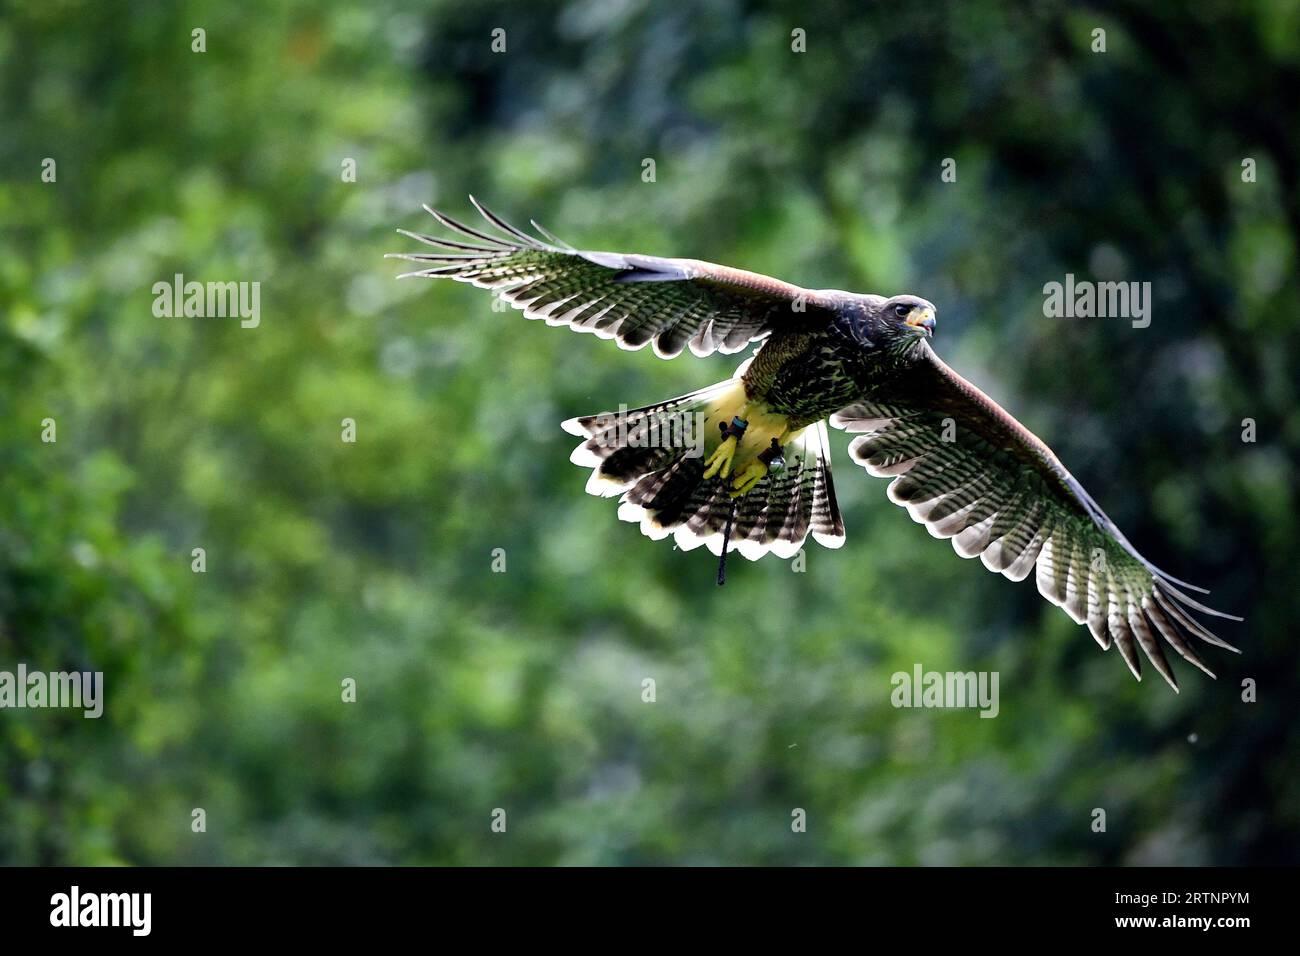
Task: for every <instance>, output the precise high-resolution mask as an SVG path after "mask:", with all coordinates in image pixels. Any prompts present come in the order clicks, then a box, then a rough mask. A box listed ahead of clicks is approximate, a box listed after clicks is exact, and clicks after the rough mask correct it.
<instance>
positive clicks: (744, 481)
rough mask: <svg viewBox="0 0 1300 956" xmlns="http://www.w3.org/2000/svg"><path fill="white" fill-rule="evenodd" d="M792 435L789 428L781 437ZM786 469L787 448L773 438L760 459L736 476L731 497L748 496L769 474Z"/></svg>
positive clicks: (760, 455)
mask: <svg viewBox="0 0 1300 956" xmlns="http://www.w3.org/2000/svg"><path fill="white" fill-rule="evenodd" d="M789 434H790V430H789V429H788V428H787V429H786V430H785V432H784V433H783V434H782V435H781V438H782V439H784V438H785V437H786V436H787V435H789ZM784 468H785V448H784V446H783V445H782V444H781V442H780V441H778V440H777V439H775V438H773V439H772V444H771V445H769V446H768V447H767V449H765V450H764V451H763V452H762V453H761V454H759V456H758V458H756V459H755V460H754V461H752V462H750V463H749V465H748V467H746V468H745V470H744V471H742V472H741V473H740V474H738V475H736V480H735V481H733V482H732V485H731V488H732V490H731V491H730V495H731V497H733V498H739V497H740V496H741V495H743V494H746V493H747V492H749V491H750V489H752V488H753V487H754V486H755V485H756V484H758V483H759V482H760V481H762V480H763V479H764V478H765V477H767V473H768V472H769V471H770V472H773V473H779V472H781V471H782V470H783V469H784Z"/></svg>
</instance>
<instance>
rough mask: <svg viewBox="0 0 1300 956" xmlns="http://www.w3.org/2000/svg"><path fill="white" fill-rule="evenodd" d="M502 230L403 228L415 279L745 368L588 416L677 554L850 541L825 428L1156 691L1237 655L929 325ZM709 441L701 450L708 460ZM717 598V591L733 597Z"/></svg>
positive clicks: (747, 278) (826, 292) (601, 473)
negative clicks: (1211, 651) (946, 357)
mask: <svg viewBox="0 0 1300 956" xmlns="http://www.w3.org/2000/svg"><path fill="white" fill-rule="evenodd" d="M470 201H471V202H472V203H473V204H474V206H475V208H476V209H477V210H478V211H479V213H480V214H481V215H482V216H483V218H484V219H485V220H486V222H487V223H488V226H489V227H490V230H494V231H488V230H485V229H482V228H474V227H470V226H467V225H464V224H462V223H460V222H457V221H456V220H454V219H452V218H450V217H449V216H446V215H444V214H443V213H440V212H438V211H436V210H433V209H430V208H429V207H427V206H426V207H425V209H426V210H427V211H428V212H429V214H430V215H432V216H433V217H434V218H435V219H436V220H437V221H438V222H439V223H441V224H442V225H443V226H444V227H445V228H446V229H448V230H449V231H450V232H452V233H454V234H456V235H457V236H458V238H455V239H452V238H446V237H439V236H431V235H424V234H420V233H414V232H407V231H406V230H398V231H399V232H401V233H402V234H403V235H406V236H409V237H410V238H412V239H416V240H418V241H419V242H422V243H424V244H425V245H427V246H431V247H434V248H435V249H436V251H433V252H420V253H402V254H393V255H394V257H395V258H401V259H409V260H413V261H416V262H419V263H421V264H422V266H423V267H422V268H421V269H419V270H417V271H415V272H410V273H406V275H407V276H421V277H429V278H447V279H456V280H458V281H461V282H470V283H473V284H474V285H476V286H478V287H480V288H485V289H491V290H494V291H495V292H496V294H497V295H499V296H500V297H501V298H502V299H504V300H505V301H507V302H509V303H510V304H511V305H513V306H514V307H515V308H517V309H521V310H523V313H524V315H525V316H526V317H527V318H530V319H543V320H545V321H546V322H547V324H549V325H567V326H569V327H570V328H572V329H574V330H576V331H579V332H591V333H594V334H596V335H598V336H601V337H602V338H608V339H613V340H614V341H615V342H617V343H618V345H619V346H620V347H621V348H625V349H640V348H643V347H645V346H647V345H650V346H651V347H652V348H653V349H654V351H655V354H657V355H659V356H661V357H662V358H674V357H675V356H677V355H680V354H681V353H682V352H683V351H684V350H686V349H690V351H691V352H692V353H693V354H695V355H699V356H704V355H710V354H712V353H713V352H722V353H723V354H730V353H734V352H739V351H741V350H742V349H745V348H746V347H748V346H749V345H750V344H751V343H754V342H758V341H762V345H761V346H760V347H759V349H758V350H757V352H756V353H755V354H754V355H753V356H752V357H751V358H749V359H748V360H746V361H745V362H744V363H743V364H742V365H741V366H740V368H739V369H737V371H736V374H735V376H734V377H733V378H731V379H729V380H727V381H725V382H719V383H718V384H716V385H712V386H709V387H708V388H704V389H701V390H699V391H697V392H692V393H690V394H688V395H683V396H680V397H678V398H674V399H670V400H668V401H664V402H659V403H656V404H654V405H648V406H645V407H643V408H637V409H632V410H630V411H625V412H620V413H605V414H601V415H590V416H584V417H581V418H575V419H572V420H570V421H567V422H565V423H564V428H565V429H566V430H567V431H569V432H571V433H573V434H575V435H577V436H579V437H581V438H582V439H583V442H582V444H580V445H579V446H578V447H577V448H576V449H575V450H574V453H573V455H572V460H573V461H574V462H575V463H577V464H580V465H585V466H589V467H591V468H592V475H591V480H590V481H589V482H588V484H587V490H588V491H590V492H591V493H593V494H597V495H602V496H611V495H616V494H617V495H621V498H620V502H621V503H620V507H619V517H620V518H622V519H624V520H628V521H636V522H638V523H639V524H640V526H641V530H642V531H643V532H644V533H645V534H647V535H648V536H650V537H651V538H665V537H667V536H668V535H669V534H672V535H673V536H674V539H675V540H676V542H677V544H678V546H680V547H682V548H683V549H690V548H694V547H698V546H699V545H701V544H704V545H706V546H707V547H708V548H709V549H710V550H711V551H713V553H714V554H717V555H720V556H721V557H722V558H723V559H724V560H725V555H726V553H727V551H728V550H731V549H734V550H737V551H739V552H740V553H741V554H742V555H743V556H745V557H747V558H750V559H755V560H756V559H757V558H759V557H761V556H762V555H764V554H766V553H767V552H769V551H770V552H772V553H774V554H777V555H780V556H785V557H788V556H791V555H793V554H794V553H795V552H797V551H798V550H799V549H800V548H801V547H803V545H804V542H805V541H806V540H807V538H808V536H809V535H811V536H812V538H813V540H815V541H817V542H819V543H820V544H823V545H825V546H826V547H830V548H838V547H840V546H841V545H842V544H843V543H844V523H843V520H842V519H841V517H840V511H839V507H838V505H837V504H836V501H835V487H834V484H833V483H832V481H831V466H830V456H829V447H828V443H827V433H826V422H827V421H829V422H830V424H831V425H833V426H835V427H837V428H842V429H844V430H845V431H848V432H850V433H856V434H857V435H858V437H857V438H855V439H854V440H853V441H852V443H851V444H850V445H849V454H850V456H851V457H852V458H853V460H854V461H856V462H857V463H858V464H860V465H862V466H863V467H864V468H866V470H867V471H868V472H869V473H870V474H873V475H877V476H880V477H886V478H891V479H893V480H892V481H891V482H890V484H889V487H888V495H889V499H890V500H891V501H893V502H894V503H895V504H898V505H901V506H903V507H905V508H907V510H908V513H909V514H910V515H911V516H912V518H913V519H914V520H915V521H917V522H919V523H921V524H923V525H925V527H926V530H928V531H929V532H930V534H932V535H934V536H935V537H937V538H949V539H951V541H952V544H953V548H954V549H955V550H956V551H957V553H958V554H959V555H961V556H962V557H965V558H973V557H976V556H979V558H980V559H981V560H982V561H983V563H984V565H985V567H987V568H988V569H989V570H991V571H997V572H1000V573H1001V574H1003V575H1005V576H1006V577H1008V578H1010V579H1011V580H1013V581H1020V580H1023V579H1024V578H1026V577H1028V576H1029V575H1030V574H1031V573H1032V574H1034V576H1035V580H1036V582H1037V585H1038V590H1039V592H1040V593H1041V594H1042V595H1043V596H1044V597H1045V598H1047V599H1048V600H1049V601H1051V602H1052V603H1053V604H1056V605H1059V606H1060V607H1061V608H1062V609H1063V610H1064V611H1065V612H1066V613H1067V614H1068V615H1070V617H1071V618H1073V619H1074V621H1075V622H1077V623H1079V624H1085V625H1087V627H1088V630H1089V631H1090V632H1091V633H1092V636H1093V637H1094V638H1096V640H1097V643H1098V644H1100V645H1101V647H1102V649H1103V650H1105V649H1109V648H1110V647H1111V645H1112V644H1113V645H1114V646H1115V647H1117V648H1118V649H1119V653H1120V656H1121V657H1123V659H1124V662H1125V664H1127V665H1128V668H1129V670H1130V671H1132V672H1133V676H1134V677H1136V678H1138V679H1139V680H1141V677H1142V665H1141V657H1140V656H1139V654H1138V649H1139V648H1140V649H1141V651H1142V653H1143V654H1144V655H1145V656H1146V658H1147V659H1148V660H1149V661H1150V662H1151V664H1152V665H1153V666H1154V667H1155V669H1156V670H1157V671H1158V672H1159V673H1160V675H1161V676H1162V677H1164V679H1165V680H1166V681H1168V682H1169V684H1170V686H1172V687H1173V688H1174V689H1175V690H1177V689H1178V684H1177V681H1176V679H1175V677H1174V673H1173V670H1172V669H1171V668H1170V666H1169V662H1168V660H1167V659H1166V657H1165V653H1164V649H1163V647H1164V646H1165V645H1167V646H1168V647H1171V648H1173V650H1174V651H1175V652H1176V653H1177V654H1178V655H1179V656H1181V657H1183V658H1184V659H1186V660H1188V661H1189V662H1191V663H1192V664H1194V665H1195V666H1196V667H1198V668H1200V669H1201V670H1202V671H1204V672H1205V673H1207V674H1209V675H1210V676H1211V677H1213V676H1214V674H1213V673H1212V672H1211V671H1210V669H1209V668H1208V667H1207V666H1206V665H1205V663H1204V662H1203V661H1202V660H1201V658H1200V657H1199V656H1198V655H1197V653H1196V650H1195V649H1194V645H1195V644H1196V643H1197V642H1204V643H1208V644H1214V645H1216V646H1218V647H1223V648H1227V649H1228V650H1236V649H1235V648H1233V647H1232V646H1231V645H1229V644H1227V643H1226V642H1225V641H1223V640H1221V639H1220V638H1218V637H1217V636H1215V635H1214V634H1213V633H1211V632H1210V630H1209V629H1208V628H1207V627H1205V625H1204V624H1202V623H1201V622H1200V621H1199V620H1197V618H1196V616H1195V615H1196V613H1202V614H1209V615H1212V616H1215V617H1222V618H1229V619H1231V620H1240V618H1236V617H1232V616H1231V615H1227V614H1223V613H1222V612H1219V611H1215V610H1212V609H1210V608H1209V607H1206V606H1205V605H1204V604H1202V603H1200V602H1199V601H1197V600H1196V599H1194V598H1192V597H1191V596H1190V595H1189V594H1188V593H1187V592H1188V591H1189V590H1200V589H1199V588H1195V587H1193V586H1192V585H1189V584H1187V583H1186V582H1183V581H1179V580H1178V579H1177V578H1174V577H1171V576H1170V575H1168V574H1166V573H1164V572H1163V571H1161V570H1160V569H1159V568H1157V567H1155V566H1154V565H1152V564H1151V563H1150V562H1149V561H1147V560H1146V559H1145V558H1143V557H1142V556H1141V555H1140V554H1139V553H1138V552H1137V550H1136V549H1135V548H1134V547H1133V546H1132V545H1131V544H1130V543H1129V542H1128V540H1127V539H1126V538H1125V537H1124V535H1123V534H1122V533H1121V532H1120V530H1119V529H1118V528H1117V527H1115V524H1114V522H1112V521H1111V520H1110V518H1108V517H1107V516H1106V514H1105V513H1104V512H1103V511H1102V510H1101V508H1100V507H1099V506H1098V505H1097V503H1096V502H1095V501H1093V499H1092V498H1091V497H1090V496H1089V495H1088V493H1087V492H1086V491H1085V490H1084V489H1083V487H1082V486H1081V485H1080V484H1079V482H1078V481H1076V480H1075V478H1074V476H1073V475H1071V474H1070V472H1069V471H1067V470H1066V468H1065V466H1064V465H1062V464H1061V462H1060V460H1059V459H1057V457H1056V455H1055V454H1053V453H1052V451H1051V449H1050V448H1048V447H1047V445H1045V444H1044V443H1043V442H1042V441H1041V440H1040V439H1039V438H1038V437H1037V436H1036V435H1034V434H1033V433H1032V432H1030V431H1029V430H1028V429H1027V428H1025V427H1024V426H1023V425H1021V424H1020V423H1019V422H1018V421H1016V420H1015V418H1013V417H1012V416H1011V415H1010V414H1008V413H1007V412H1006V411H1005V410H1004V409H1003V408H1002V407H1001V406H999V405H998V404H997V403H996V402H994V401H993V400H992V399H991V398H989V397H988V396H987V395H985V394H984V393H983V392H982V391H980V390H979V389H978V388H976V387H975V386H974V385H972V384H971V383H970V382H968V381H966V380H965V379H964V378H962V377H961V376H960V375H958V374H957V373H956V372H955V371H953V370H952V369H951V368H949V367H948V365H947V364H945V363H944V361H943V360H942V359H940V358H939V356H938V355H936V354H935V353H934V350H933V349H932V348H931V347H930V343H929V339H930V337H931V336H932V335H933V334H934V329H935V309H934V306H933V305H931V304H930V303H929V302H927V301H926V300H925V299H921V298H918V297H917V296H913V295H896V296H892V297H888V298H886V297H884V296H879V295H870V294H859V293H853V292H842V291H839V290H834V289H819V290H813V289H803V288H800V287H799V286H795V285H791V284H790V283H787V282H782V281H780V280H779V279H773V278H771V277H769V276H764V275H759V274H757V273H753V272H746V271H744V270H741V269H733V268H730V267H728V266H722V265H716V264H714V263H711V262H702V261H699V260H696V259H666V258H659V257H657V256H642V255H632V254H623V253H613V252H583V251H579V250H576V249H573V248H571V247H570V246H568V245H566V244H565V243H563V242H561V241H560V240H559V239H556V238H555V237H554V236H552V235H551V234H550V233H548V232H546V230H544V229H542V228H541V227H540V226H538V225H537V223H536V222H534V223H533V226H534V228H535V229H536V230H537V232H538V236H532V235H529V234H528V233H526V232H524V231H522V230H520V229H517V228H515V227H514V226H512V225H510V224H509V223H507V222H505V221H504V220H502V219H501V218H500V217H498V216H496V215H495V214H493V213H492V212H490V211H489V210H488V209H487V208H485V207H484V206H483V205H482V204H481V203H479V202H478V201H477V200H475V199H474V198H473V197H470ZM693 426H694V428H699V427H703V429H704V431H703V438H704V441H703V447H702V453H701V447H700V443H699V442H697V441H692V440H691V439H690V436H691V435H692V434H693V433H695V432H694V430H693ZM720 581H721V578H720Z"/></svg>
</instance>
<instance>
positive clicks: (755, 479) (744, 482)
mask: <svg viewBox="0 0 1300 956" xmlns="http://www.w3.org/2000/svg"><path fill="white" fill-rule="evenodd" d="M766 475H767V465H765V464H764V463H763V462H761V461H751V462H750V463H749V465H748V466H747V467H746V468H745V470H744V471H742V472H741V473H740V474H738V475H737V476H736V480H735V481H733V482H732V484H731V487H732V489H733V490H732V491H731V492H730V494H731V497H733V498H739V497H740V496H741V495H743V494H745V493H746V492H748V491H749V490H750V489H751V488H753V487H754V486H755V485H756V484H758V483H759V482H760V481H762V480H763V478H764V477H766Z"/></svg>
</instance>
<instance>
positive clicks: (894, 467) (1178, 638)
mask: <svg viewBox="0 0 1300 956" xmlns="http://www.w3.org/2000/svg"><path fill="white" fill-rule="evenodd" d="M921 347H923V348H924V349H925V357H924V358H923V359H922V360H921V361H919V362H917V363H916V364H915V365H913V366H911V367H910V368H909V369H908V370H906V371H904V372H903V373H901V375H900V376H899V377H898V378H896V379H895V380H893V381H891V382H890V384H889V386H888V388H887V389H886V390H885V391H886V392H887V393H888V397H887V398H885V399H882V400H881V401H879V402H875V401H863V402H858V403H856V404H853V405H850V406H848V407H846V408H843V409H841V410H840V411H839V412H837V413H836V414H835V415H833V416H831V424H832V425H835V426H837V427H839V428H843V429H845V430H846V431H849V432H858V433H861V434H860V437H858V438H856V439H854V440H853V442H852V443H851V444H850V445H849V454H850V455H851V456H852V457H853V459H854V460H855V461H856V462H858V464H860V465H862V466H863V467H865V468H866V469H867V471H868V472H870V473H871V474H873V475H877V476H882V477H889V478H892V479H893V481H892V482H891V483H890V485H889V489H888V494H889V498H890V500H891V501H893V502H894V503H896V504H898V505H901V506H903V507H905V508H907V510H908V512H909V513H910V514H911V516H912V518H913V519H914V520H916V521H917V522H919V523H921V524H924V525H925V527H926V529H927V530H928V531H929V532H930V534H932V535H934V536H935V537H937V538H949V539H951V541H952V544H953V548H954V549H955V550H956V551H957V553H958V554H960V555H961V556H962V557H965V558H973V557H975V556H976V555H978V556H979V557H980V559H981V560H982V561H983V563H984V565H985V567H987V568H988V569H989V570H991V571H996V572H999V573H1001V574H1003V575H1005V576H1006V577H1008V578H1010V579H1011V580H1013V581H1020V580H1023V579H1024V578H1026V577H1028V576H1029V574H1030V573H1031V572H1033V573H1034V575H1035V583H1036V584H1037V586H1038V590H1039V592H1040V593H1041V594H1042V595H1043V597H1045V598H1047V600H1049V601H1051V602H1052V603H1053V604H1056V605H1058V606H1060V607H1061V608H1062V609H1063V610H1064V611H1065V613H1067V614H1068V615H1070V617H1071V618H1072V619H1073V620H1074V621H1075V622H1076V623H1078V624H1084V625H1086V626H1087V628H1088V630H1089V632H1090V633H1091V634H1092V636H1093V637H1094V638H1095V639H1096V641H1097V643H1098V644H1099V645H1100V646H1101V648H1102V649H1103V650H1106V649H1109V648H1110V647H1111V646H1112V645H1114V646H1115V647H1116V648H1118V650H1119V653H1120V656H1121V657H1122V658H1123V659H1124V663H1125V664H1127V665H1128V668H1129V670H1130V671H1132V672H1133V676H1134V677H1136V678H1137V679H1138V680H1141V679H1142V664H1141V659H1140V656H1139V654H1138V651H1139V650H1141V652H1142V654H1143V655H1145V656H1146V658H1147V660H1149V661H1150V662H1151V664H1152V665H1153V666H1154V667H1155V669H1156V670H1157V671H1158V672H1159V673H1160V675H1161V676H1162V677H1163V678H1164V679H1165V680H1166V681H1168V682H1169V684H1170V686H1171V687H1173V688H1174V690H1177V689H1178V683H1177V680H1176V679H1175V677H1174V674H1173V671H1172V669H1171V668H1170V666H1169V662H1168V660H1167V658H1166V657H1165V653H1164V650H1163V647H1164V646H1165V645H1167V646H1168V647H1171V648H1173V650H1174V651H1175V652H1176V653H1177V654H1178V655H1179V656H1180V657H1182V658H1184V659H1185V660H1187V661H1189V662H1191V663H1192V664H1194V665H1195V666H1196V667H1198V668H1200V669H1201V670H1203V671H1204V672H1205V673H1207V674H1209V675H1210V676H1211V677H1213V676H1214V674H1213V673H1212V672H1211V671H1210V669H1209V668H1208V667H1207V666H1206V665H1205V662H1204V661H1202V660H1201V659H1200V657H1199V656H1197V654H1196V651H1195V650H1194V649H1193V644H1194V642H1195V641H1196V640H1199V641H1202V642H1204V643H1208V644H1214V645H1216V646H1218V647H1224V648H1227V649H1229V650H1234V651H1235V650H1236V648H1234V647H1232V646H1231V645H1229V644H1227V643H1226V642H1224V641H1223V640H1221V639H1220V638H1218V637H1216V636H1215V635H1214V634H1213V633H1211V632H1210V631H1209V630H1208V629H1207V628H1206V627H1205V626H1204V625H1203V624H1201V623H1200V622H1199V621H1197V620H1196V618H1195V617H1194V616H1193V612H1201V613H1204V614H1210V615H1213V616H1216V617H1223V618H1230V619H1232V620H1240V618H1233V617H1232V616H1231V615H1227V614H1223V613H1221V612H1218V611H1214V610H1212V609H1210V608H1208V607H1206V606H1205V605H1203V604H1201V603H1199V602H1198V601H1196V600H1195V599H1194V598H1192V597H1191V596H1190V595H1188V594H1187V593H1186V592H1187V590H1200V589H1198V588H1194V587H1193V586H1192V585H1189V584H1186V583H1185V582H1183V581H1179V580H1178V579H1177V578H1174V577H1171V576H1170V575H1168V574H1166V573H1164V572H1163V571H1161V570H1160V569H1159V568H1157V567H1155V566H1154V565H1153V564H1151V563H1150V562H1149V561H1147V560H1146V559H1145V558H1143V557H1142V556H1141V555H1140V554H1138V552H1137V551H1136V550H1135V549H1134V547H1133V546H1132V545H1131V544H1130V543H1129V542H1128V540H1127V539H1126V538H1125V537H1124V535H1123V534H1122V533H1120V531H1119V529H1118V528H1116V527H1115V524H1114V522H1112V521H1111V520H1110V518H1108V517H1107V516H1106V514H1105V512H1103V511H1102V510H1101V508H1100V507H1099V506H1098V505H1097V503H1096V502H1095V501H1093V500H1092V498H1091V497H1090V496H1089V495H1088V493H1087V492H1086V491H1084V489H1083V487H1082V486H1081V485H1080V484H1079V483H1078V481H1077V480H1075V478H1074V477H1073V476H1072V475H1071V474H1070V473H1069V472H1068V471H1067V470H1066V469H1065V467H1064V466H1063V465H1062V464H1061V463H1060V461H1059V460H1058V459H1057V457H1056V456H1055V455H1054V454H1053V453H1052V451H1051V449H1049V448H1048V447H1047V446H1046V445H1045V444H1044V443H1043V442H1042V441H1041V440H1039V439H1038V438H1037V436H1035V435H1034V434H1033V433H1032V432H1030V431H1029V430H1028V429H1026V428H1025V427H1024V426H1023V425H1021V424H1020V423H1019V422H1017V421H1016V420H1015V419H1014V418H1012V417H1011V415H1009V414H1008V413H1007V412H1006V411H1005V410H1003V409H1002V408H1001V407H1000V406H999V405H998V404H997V403H996V402H994V401H993V400H992V399H991V398H989V397H988V396H987V395H985V394H984V393H983V392H981V391H980V390H979V389H978V388H976V387H975V386H974V385H972V384H971V383H970V382H968V381H966V380H965V379H963V378H962V377H961V376H960V375H958V374H957V373H956V372H954V371H953V370H952V369H951V368H949V367H948V366H947V365H946V364H945V363H944V362H943V361H942V360H941V359H939V358H938V356H936V355H935V354H934V353H933V351H931V350H930V348H929V346H928V345H923V346H921ZM1162 641H1163V644H1162Z"/></svg>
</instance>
